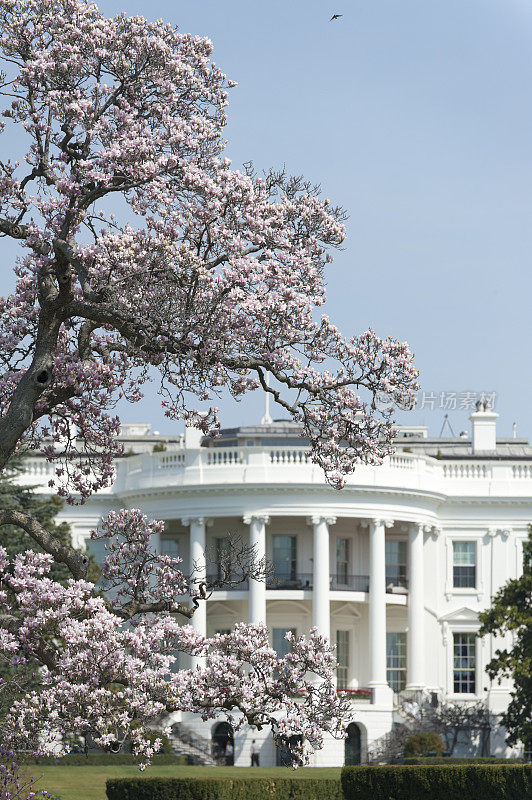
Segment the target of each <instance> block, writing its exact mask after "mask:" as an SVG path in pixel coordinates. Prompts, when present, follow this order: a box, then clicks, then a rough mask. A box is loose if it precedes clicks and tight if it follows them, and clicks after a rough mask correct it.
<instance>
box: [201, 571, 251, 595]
mask: <svg viewBox="0 0 532 800" xmlns="http://www.w3.org/2000/svg"><path fill="white" fill-rule="evenodd" d="M219 580H220V578H219V577H218V575H207V583H210V584H213V583H216V581H219ZM248 589H249V581H247V580H246V581H240V583H230V584H227V585H225V586H220V588H219V589H218V590H217V591H220V592H247V591H248ZM215 591H216V590H215Z"/></svg>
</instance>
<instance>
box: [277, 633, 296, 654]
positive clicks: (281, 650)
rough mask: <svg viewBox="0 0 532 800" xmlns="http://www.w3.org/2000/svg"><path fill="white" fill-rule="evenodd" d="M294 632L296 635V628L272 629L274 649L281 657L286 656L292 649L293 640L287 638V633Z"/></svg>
mask: <svg viewBox="0 0 532 800" xmlns="http://www.w3.org/2000/svg"><path fill="white" fill-rule="evenodd" d="M287 633H292V634H293V635H294V636H295V635H296V629H295V628H273V629H272V644H273V649H274V650H275V652H276V653H277V655H278V657H279V658H284V656H286V655H287V654H288V653H290V652H291V651H292V642H290V641H289V640H288V639H286V638H285V637H286V634H287Z"/></svg>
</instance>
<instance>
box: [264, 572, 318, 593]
mask: <svg viewBox="0 0 532 800" xmlns="http://www.w3.org/2000/svg"><path fill="white" fill-rule="evenodd" d="M312 578H313V576H312V573H311V572H291V573H290V574H283V573H279V572H274V574H273V575H272V576H271V577H269V578H268V580H267V581H266V588H267V589H312Z"/></svg>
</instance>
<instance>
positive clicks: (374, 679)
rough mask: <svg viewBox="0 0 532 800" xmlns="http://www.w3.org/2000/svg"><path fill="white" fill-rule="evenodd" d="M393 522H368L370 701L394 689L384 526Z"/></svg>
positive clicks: (388, 696)
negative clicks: (388, 648)
mask: <svg viewBox="0 0 532 800" xmlns="http://www.w3.org/2000/svg"><path fill="white" fill-rule="evenodd" d="M392 524H393V522H390V521H388V520H383V519H372V520H370V523H369V661H370V666H369V686H370V687H371V689H373V702H374V703H375V704H377V705H383V704H389V703H390V702H392V699H393V692H392V690H391V689H390V687H389V686H388V683H387V681H386V550H385V528H387V527H391V525H392Z"/></svg>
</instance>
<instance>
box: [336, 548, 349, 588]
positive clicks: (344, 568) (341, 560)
mask: <svg viewBox="0 0 532 800" xmlns="http://www.w3.org/2000/svg"><path fill="white" fill-rule="evenodd" d="M348 574H349V539H337V540H336V580H337V582H338V583H340V584H347V581H348V578H347V576H348Z"/></svg>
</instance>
